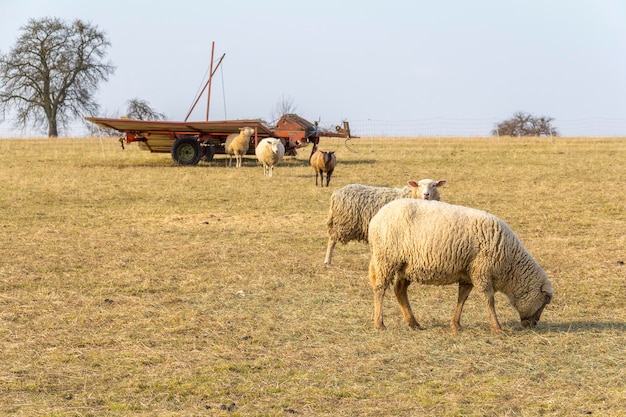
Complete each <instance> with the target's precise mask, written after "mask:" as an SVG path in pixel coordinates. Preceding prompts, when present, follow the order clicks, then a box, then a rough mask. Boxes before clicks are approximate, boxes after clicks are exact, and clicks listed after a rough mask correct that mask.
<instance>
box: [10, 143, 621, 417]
mask: <svg viewBox="0 0 626 417" xmlns="http://www.w3.org/2000/svg"><path fill="white" fill-rule="evenodd" d="M322 145H323V146H324V147H326V148H331V149H336V155H337V159H338V166H337V169H336V171H335V176H334V177H333V179H332V180H331V183H330V187H329V188H319V187H317V188H316V187H315V186H314V183H315V181H314V177H313V172H312V170H311V168H310V167H309V166H308V164H307V157H308V152H309V149H304V150H303V151H301V153H300V154H299V155H298V157H296V158H291V159H287V160H285V161H284V162H283V163H282V164H281V165H279V166H278V167H277V168H276V169H275V171H274V177H273V178H271V179H269V178H265V177H263V175H262V171H263V170H262V168H261V167H260V166H258V165H257V164H256V161H255V160H254V159H251V158H248V159H246V160H244V167H243V168H241V169H235V168H225V167H224V160H223V159H219V157H216V159H215V160H214V161H213V162H211V163H201V164H200V165H198V166H195V167H180V166H174V165H173V163H172V161H171V158H170V156H169V155H168V154H151V153H149V152H146V151H142V150H139V149H138V148H137V147H136V146H134V145H132V146H130V147H128V148H127V149H126V150H122V149H121V148H120V146H119V143H118V142H117V140H116V139H108V138H107V139H98V138H85V139H50V140H48V139H43V140H38V139H32V140H9V139H7V140H0V229H1V231H2V233H1V235H0V357H1V360H0V415H14V416H136V415H140V416H141V415H143V416H157V415H158V416H226V415H229V416H287V415H300V416H383V415H384V416H420V415H432V416H584V415H592V416H624V415H626V388H625V385H626V384H625V382H624V381H626V348H625V345H626V266H625V265H624V261H626V192H625V187H626V140H624V139H623V138H621V139H614V138H607V139H587V138H555V139H553V140H551V139H545V138H541V139H539V138H530V139H505V138H502V139H497V138H485V139H460V138H420V139H384V138H362V139H354V140H352V141H350V144H349V147H346V146H344V143H343V141H342V140H338V139H325V140H323V142H322ZM421 178H433V179H442V178H446V179H448V184H447V185H446V186H445V187H444V188H442V190H441V194H442V200H444V201H447V202H450V203H454V204H462V205H468V206H472V207H477V208H481V209H484V210H487V211H490V212H492V213H493V214H495V215H497V216H498V217H500V218H502V219H503V220H505V221H506V222H507V223H508V224H509V225H510V226H511V227H512V228H513V230H515V231H516V233H517V234H518V236H519V237H520V238H521V240H522V241H523V242H524V244H525V246H526V248H527V249H528V250H529V252H530V253H532V254H533V256H534V257H535V258H536V259H537V260H538V262H539V263H540V264H541V265H542V266H543V267H544V269H545V270H546V272H547V273H548V275H549V276H550V278H551V280H552V282H553V285H554V288H555V297H554V300H553V303H552V304H550V305H548V306H547V307H546V309H545V311H544V313H543V315H542V319H541V321H540V323H539V325H538V327H536V328H535V329H533V330H527V329H523V328H522V327H521V325H520V323H519V317H518V316H517V313H516V312H515V311H514V309H513V308H512V307H511V306H510V305H509V304H508V302H507V301H506V300H505V298H504V297H502V296H501V295H498V297H497V299H496V309H497V310H498V314H499V318H500V321H501V324H502V325H503V327H504V333H503V334H502V335H499V336H496V335H493V334H492V333H491V332H490V330H489V321H488V314H487V310H486V306H485V305H484V302H483V300H482V298H481V297H480V296H479V294H478V293H472V294H471V295H470V298H469V299H468V302H467V304H466V307H465V312H464V316H463V324H464V330H463V331H462V332H460V333H456V334H454V333H451V332H450V331H449V330H448V323H449V320H450V318H451V316H452V313H453V310H454V305H455V302H456V287H455V286H449V287H427V286H417V285H414V286H411V287H410V288H409V296H410V298H411V301H412V304H413V308H414V310H415V313H416V316H417V318H418V320H419V321H420V323H421V324H422V325H423V326H425V327H426V329H425V330H422V331H412V330H410V329H409V328H408V327H407V326H406V325H405V324H404V323H403V321H402V317H401V314H400V309H399V308H398V306H397V302H396V300H395V298H394V297H393V292H388V294H387V296H386V300H385V312H386V320H385V322H386V324H387V327H388V330H387V331H384V332H381V331H377V330H375V328H374V326H373V322H372V311H373V299H372V291H371V287H370V283H369V280H368V277H367V266H368V262H369V251H368V247H367V246H366V245H364V244H362V243H349V244H347V245H338V246H337V248H336V250H335V257H334V262H333V266H332V267H329V268H327V267H325V266H324V265H323V259H324V253H325V248H326V232H325V219H326V213H327V210H328V201H329V197H330V194H331V192H332V191H333V190H334V189H336V188H339V187H341V186H343V185H346V184H349V183H364V184H371V185H385V186H402V185H404V184H405V182H406V181H407V180H409V179H415V180H419V179H421Z"/></svg>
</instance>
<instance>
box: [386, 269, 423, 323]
mask: <svg viewBox="0 0 626 417" xmlns="http://www.w3.org/2000/svg"><path fill="white" fill-rule="evenodd" d="M410 284H411V281H409V280H407V279H404V278H402V277H398V278H397V279H396V282H395V284H394V285H393V291H394V292H395V294H396V298H397V299H398V304H400V309H401V310H402V315H403V316H404V321H405V322H406V324H408V325H409V327H410V328H411V329H420V330H421V329H423V327H422V326H420V324H419V323H418V322H417V320H416V319H415V315H414V314H413V310H412V309H411V303H410V302H409V296H408V294H407V289H408V288H409V285H410Z"/></svg>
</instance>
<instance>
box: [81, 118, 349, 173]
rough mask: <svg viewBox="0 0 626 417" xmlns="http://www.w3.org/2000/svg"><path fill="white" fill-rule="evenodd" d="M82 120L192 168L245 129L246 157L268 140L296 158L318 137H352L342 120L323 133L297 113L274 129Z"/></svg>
mask: <svg viewBox="0 0 626 417" xmlns="http://www.w3.org/2000/svg"><path fill="white" fill-rule="evenodd" d="M85 119H86V120H88V121H90V122H92V123H94V124H96V125H98V126H100V127H101V128H104V129H113V130H117V131H119V132H122V133H123V134H124V138H122V140H123V141H125V142H126V143H127V144H129V143H133V142H138V143H139V144H140V146H141V147H142V148H144V149H146V150H149V151H150V152H161V153H165V152H169V153H170V154H171V155H172V159H173V160H174V161H175V162H176V163H178V164H181V165H195V164H197V163H198V162H199V161H200V160H205V161H211V160H212V159H213V156H214V155H219V154H224V153H225V149H224V143H225V142H226V138H227V137H228V135H230V134H231V133H239V129H241V128H242V127H246V126H249V127H251V128H253V129H254V131H255V133H254V135H253V136H252V137H251V138H250V142H251V143H250V147H249V149H248V155H254V149H255V148H256V145H257V144H258V142H259V141H260V140H261V139H263V138H267V137H275V138H279V139H280V140H281V141H282V142H283V144H284V145H285V153H286V154H287V155H295V153H296V149H297V148H300V147H303V146H307V145H308V144H313V150H315V149H316V148H317V144H318V143H319V140H320V138H321V137H341V138H350V137H351V136H350V125H349V123H348V122H345V121H344V122H343V126H337V127H336V128H335V131H331V130H324V129H319V128H318V126H317V125H316V124H314V123H310V122H309V121H307V120H305V119H303V118H301V117H300V116H298V115H296V114H285V115H283V116H282V117H281V118H280V120H279V121H278V123H276V126H275V127H274V128H271V127H269V126H267V125H266V124H265V123H263V121H261V120H259V119H249V120H223V121H203V122H187V121H185V122H175V121H162V120H133V119H124V118H121V119H117V118H99V117H86V118H85Z"/></svg>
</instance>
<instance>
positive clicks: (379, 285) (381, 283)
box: [369, 262, 389, 330]
mask: <svg viewBox="0 0 626 417" xmlns="http://www.w3.org/2000/svg"><path fill="white" fill-rule="evenodd" d="M369 275H370V281H371V283H372V290H373V291H374V326H376V328H377V329H378V330H385V329H386V327H385V323H383V298H384V297H385V290H386V289H387V285H388V284H389V282H388V281H387V280H386V279H384V278H383V277H381V276H377V274H376V271H375V268H374V265H373V264H372V263H371V262H370V268H369Z"/></svg>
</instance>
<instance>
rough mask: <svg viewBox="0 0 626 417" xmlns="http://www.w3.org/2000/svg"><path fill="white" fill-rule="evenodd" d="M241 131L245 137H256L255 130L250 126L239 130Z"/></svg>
mask: <svg viewBox="0 0 626 417" xmlns="http://www.w3.org/2000/svg"><path fill="white" fill-rule="evenodd" d="M239 131H240V132H241V133H242V134H243V135H245V136H252V135H254V128H252V127H248V126H246V127H242V128H240V129H239Z"/></svg>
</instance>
